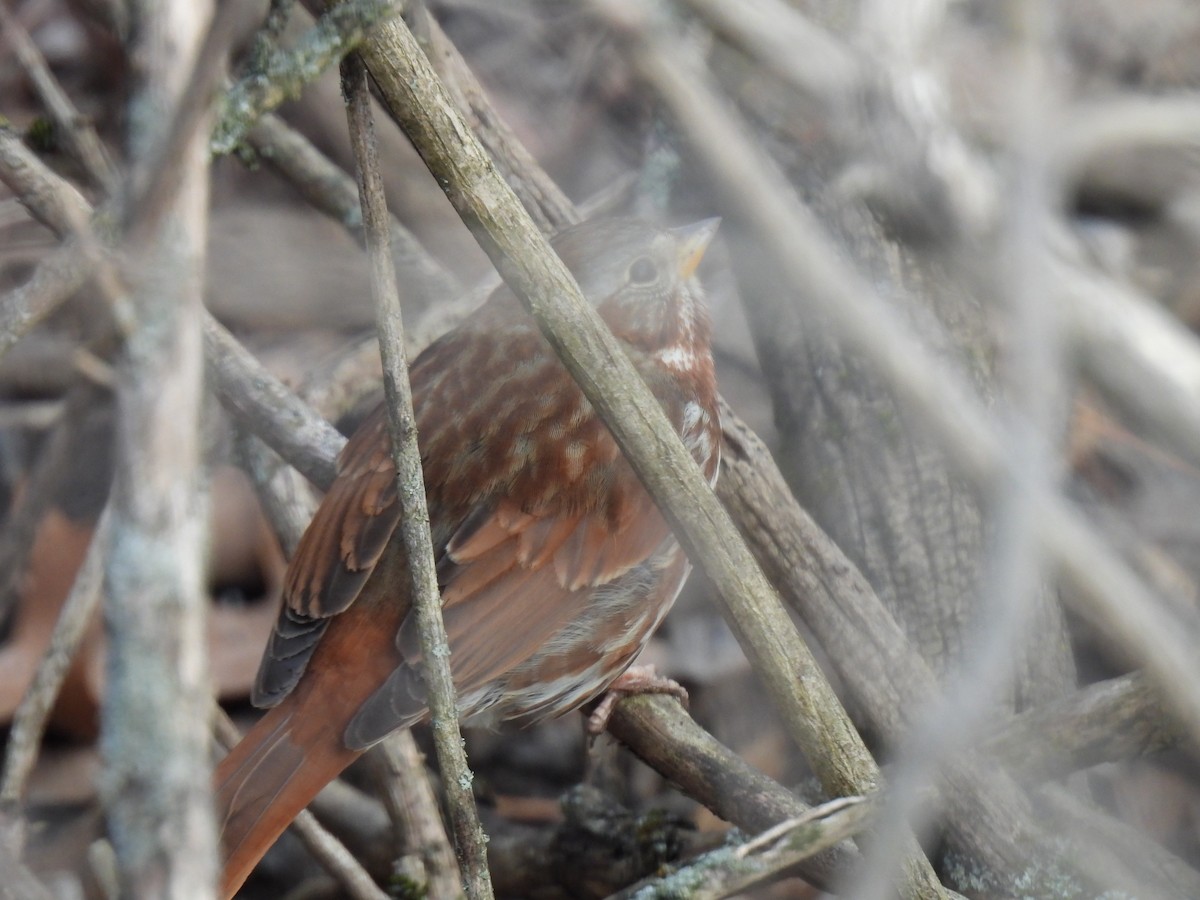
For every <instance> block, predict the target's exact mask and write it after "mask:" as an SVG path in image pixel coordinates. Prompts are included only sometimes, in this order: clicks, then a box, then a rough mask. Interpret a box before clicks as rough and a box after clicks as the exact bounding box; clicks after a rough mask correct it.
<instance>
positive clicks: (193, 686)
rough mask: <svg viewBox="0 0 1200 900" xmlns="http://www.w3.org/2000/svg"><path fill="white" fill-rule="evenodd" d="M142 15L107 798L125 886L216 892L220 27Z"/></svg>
mask: <svg viewBox="0 0 1200 900" xmlns="http://www.w3.org/2000/svg"><path fill="white" fill-rule="evenodd" d="M134 16H135V21H136V27H135V28H134V32H135V33H136V35H137V41H138V44H137V47H136V48H135V49H134V52H133V54H132V55H133V56H134V57H135V58H137V59H138V60H139V62H140V64H141V66H143V67H144V68H142V69H141V70H140V72H139V73H138V74H139V81H138V89H137V90H136V91H135V100H134V103H133V107H132V108H133V109H134V110H136V113H135V114H134V115H133V116H132V118H131V122H132V125H133V132H132V134H131V140H130V144H131V146H132V148H133V153H134V157H135V161H136V162H135V168H134V170H133V172H132V183H133V184H137V185H144V186H145V187H144V188H142V189H141V190H135V191H132V192H131V196H133V197H134V198H136V201H137V202H138V203H139V204H141V203H145V204H146V206H147V208H146V210H145V211H143V210H141V209H126V211H125V212H126V219H127V221H128V222H129V223H130V226H129V227H130V233H131V234H132V235H138V237H137V238H135V241H136V242H138V243H140V241H142V240H144V241H145V243H144V244H143V245H142V246H144V248H145V250H146V254H145V256H144V258H143V259H139V261H138V262H139V266H140V268H139V271H138V277H137V279H136V280H137V286H136V289H135V291H134V293H133V295H132V296H131V298H130V308H131V312H132V317H131V320H130V321H129V322H128V323H127V326H128V327H127V339H126V341H125V343H124V345H123V347H122V355H121V359H120V362H119V365H118V367H117V378H116V395H117V402H118V406H119V409H120V415H119V416H118V418H117V425H116V438H115V467H114V468H115V474H114V480H113V488H112V495H111V499H110V506H109V510H110V516H111V528H112V532H111V543H110V551H109V553H108V555H107V558H106V560H105V562H106V568H105V574H104V584H105V596H106V601H107V602H106V603H105V607H104V623H105V634H106V637H107V642H108V643H107V665H106V685H105V687H106V689H105V695H104V700H103V708H102V718H101V731H100V748H101V756H102V759H103V762H104V771H103V775H102V778H101V797H102V799H103V802H104V806H105V811H106V814H107V823H108V832H109V834H110V835H111V836H112V843H113V849H114V851H115V853H116V860H117V873H118V878H119V881H120V885H121V893H122V894H126V895H129V896H142V895H147V894H154V895H157V896H163V897H172V898H184V897H193V896H196V895H197V894H201V895H203V894H206V893H211V892H212V891H214V890H215V886H216V875H217V846H216V836H215V829H214V826H213V820H212V804H211V795H212V787H211V783H210V780H211V768H210V766H209V753H208V743H209V733H208V711H209V707H210V704H211V699H210V696H209V694H210V690H211V686H210V682H209V680H208V664H207V646H206V641H205V630H204V612H205V607H206V605H207V593H206V591H205V590H204V569H203V550H204V544H205V541H204V534H205V524H206V521H207V519H206V515H205V514H206V512H207V502H206V489H205V485H204V484H203V483H202V479H201V475H200V473H201V471H202V467H201V465H200V448H201V439H200V407H201V401H202V398H203V392H204V383H203V382H204V379H203V374H204V371H203V365H204V361H203V351H202V343H201V337H200V321H201V314H202V311H203V289H202V283H203V271H204V247H205V240H206V236H207V225H208V220H207V210H208V152H207V141H206V140H205V133H204V132H203V130H201V129H199V128H198V127H197V126H198V125H199V124H200V123H201V122H202V121H203V118H204V116H203V112H202V111H197V110H195V109H194V104H195V100H194V97H192V98H189V92H190V91H191V90H192V89H194V88H195V86H196V85H197V84H198V83H199V82H204V81H207V80H208V78H209V72H208V69H209V66H210V65H211V64H212V63H211V57H212V56H215V55H217V48H216V47H214V44H216V43H217V41H216V40H215V39H214V33H215V32H216V31H217V30H218V29H219V28H220V27H222V26H221V25H220V20H215V22H214V24H213V25H212V26H210V24H209V21H210V19H212V16H213V8H212V6H211V5H210V4H204V3H196V2H192V0H177V2H175V3H168V4H162V5H153V6H152V5H150V4H147V5H145V6H143V7H141V8H137V9H136V10H135V13H134ZM206 29H207V34H208V36H209V37H208V40H205V34H206ZM225 49H227V46H226V47H223V48H221V50H222V51H223V50H225ZM197 73H199V74H198V75H197ZM171 146H174V147H176V149H177V150H178V154H177V156H176V158H174V159H173V160H172V164H171V166H170V173H169V174H168V173H167V172H166V170H165V167H164V168H161V169H160V168H159V166H161V165H162V163H161V162H156V160H155V153H158V154H160V156H159V160H161V154H162V153H163V152H164V151H163V148H165V147H171ZM159 171H162V172H163V174H162V175H159V174H157V173H158V172H159ZM153 219H161V220H162V221H163V222H164V227H163V228H162V229H161V231H160V232H159V234H158V235H157V239H152V238H151V236H150V235H139V231H140V229H142V228H144V227H145V225H146V223H147V222H149V221H151V220H153Z"/></svg>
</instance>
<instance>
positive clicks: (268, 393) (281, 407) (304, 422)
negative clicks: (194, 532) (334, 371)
mask: <svg viewBox="0 0 1200 900" xmlns="http://www.w3.org/2000/svg"><path fill="white" fill-rule="evenodd" d="M203 327H204V356H205V359H206V361H207V364H208V368H209V372H210V373H211V375H212V379H213V388H214V390H215V391H216V393H217V396H218V397H220V398H221V402H222V404H224V405H225V406H226V408H228V409H229V410H230V411H231V412H233V413H234V414H235V415H236V416H237V418H238V421H239V422H240V423H241V424H242V425H243V427H245V428H247V429H249V430H250V431H251V432H253V433H254V434H256V435H258V437H260V438H262V439H263V440H264V441H265V442H266V443H267V444H268V445H269V446H271V447H272V448H273V449H274V450H276V451H277V452H278V453H280V454H282V455H283V457H284V458H285V459H286V460H287V461H288V462H289V463H290V464H291V465H293V466H295V467H296V468H297V469H299V470H300V472H301V474H302V475H304V477H305V478H307V479H308V480H309V481H311V482H312V483H313V484H315V485H316V486H317V487H319V488H322V489H325V488H328V487H329V485H330V484H332V483H333V479H334V477H335V476H336V475H337V464H336V460H337V455H338V453H340V452H341V449H342V446H343V445H344V444H345V443H346V439H345V438H343V437H342V436H341V435H340V434H338V432H337V430H336V429H335V428H334V427H333V426H332V425H330V424H329V423H328V422H326V421H325V420H324V419H322V418H321V417H320V416H318V415H316V414H315V413H314V412H313V411H312V410H311V409H309V408H308V406H306V405H305V403H304V402H303V401H302V400H300V398H298V397H297V396H296V395H295V394H293V393H292V392H291V391H290V390H288V389H287V387H285V386H284V385H283V383H282V382H280V381H279V379H277V378H276V377H275V376H274V375H272V374H271V373H270V372H268V371H267V370H266V368H265V367H264V366H263V365H262V363H260V362H259V361H258V360H257V359H255V358H254V356H253V354H251V353H250V351H249V350H247V349H246V348H245V347H243V346H242V345H241V344H240V343H239V342H238V341H237V339H236V338H234V337H233V335H231V334H230V333H229V331H228V330H227V329H226V328H225V326H223V325H221V323H219V322H218V321H217V320H216V319H214V318H213V317H212V316H211V315H207V314H206V315H205V317H204V323H203Z"/></svg>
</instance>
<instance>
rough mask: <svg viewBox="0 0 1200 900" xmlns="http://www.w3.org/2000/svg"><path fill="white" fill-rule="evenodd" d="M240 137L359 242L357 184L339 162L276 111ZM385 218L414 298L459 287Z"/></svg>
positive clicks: (444, 295) (434, 297) (453, 293)
mask: <svg viewBox="0 0 1200 900" xmlns="http://www.w3.org/2000/svg"><path fill="white" fill-rule="evenodd" d="M245 141H246V143H247V144H249V145H250V146H251V147H252V148H253V149H254V151H255V153H256V154H258V157H259V158H260V159H262V160H263V161H264V162H265V163H267V164H268V165H270V166H271V167H272V168H274V169H276V170H277V171H278V172H279V174H281V175H282V176H283V177H284V178H286V179H287V180H288V182H289V183H290V184H291V185H292V186H293V187H295V188H296V190H297V191H299V193H300V195H301V196H302V197H303V198H304V199H305V200H307V201H308V202H309V203H310V204H311V205H312V206H313V207H314V208H316V209H318V210H320V211H321V212H323V213H325V215H327V216H329V217H330V218H332V219H334V220H335V221H337V222H340V223H341V224H342V225H344V226H345V227H346V230H347V231H349V232H350V234H351V235H352V236H353V237H354V239H355V240H357V241H358V242H359V243H362V241H363V235H362V207H361V206H360V205H359V202H358V189H357V188H356V187H355V184H354V179H353V178H352V177H351V176H350V175H347V174H346V173H345V172H344V171H342V169H341V167H340V166H338V165H337V164H336V163H334V162H332V161H331V160H330V159H329V158H328V157H326V156H325V155H324V154H323V153H321V151H320V150H318V149H317V148H316V147H314V146H313V145H312V143H311V142H310V141H309V140H308V139H307V138H305V137H304V136H303V135H301V134H300V133H299V132H297V131H295V130H294V129H292V128H289V127H288V125H287V124H286V123H285V122H284V121H283V120H282V119H280V118H279V117H278V116H274V115H265V116H263V117H262V119H260V120H259V121H258V123H257V124H256V125H255V126H254V127H253V128H251V129H250V130H249V131H248V132H247V133H246V136H245ZM389 222H390V224H391V237H392V255H393V257H394V258H395V261H396V268H397V269H400V270H401V271H403V272H404V283H405V287H406V289H407V290H408V291H410V292H411V293H412V295H413V296H414V297H415V298H416V299H417V300H419V301H421V302H422V303H424V304H425V305H430V304H432V303H433V302H434V301H445V300H447V299H449V298H451V297H457V296H458V295H459V294H461V293H462V286H461V285H460V284H459V282H458V279H456V278H455V277H454V276H453V275H452V274H450V273H449V272H448V271H446V269H445V268H444V267H443V266H442V265H441V264H440V263H438V262H437V260H435V259H434V258H433V257H432V256H430V255H429V253H428V252H427V251H426V250H425V248H424V247H422V246H421V244H420V242H419V241H418V240H417V239H416V237H415V236H414V235H413V233H412V232H411V231H409V230H408V229H407V228H406V227H405V226H404V225H403V224H402V223H401V222H400V220H399V219H397V218H396V217H395V216H392V217H391V218H390V219H389Z"/></svg>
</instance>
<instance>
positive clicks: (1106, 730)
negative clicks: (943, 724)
mask: <svg viewBox="0 0 1200 900" xmlns="http://www.w3.org/2000/svg"><path fill="white" fill-rule="evenodd" d="M1184 737H1185V735H1184V731H1183V729H1181V728H1179V726H1178V725H1177V724H1176V723H1175V722H1174V721H1173V720H1172V718H1171V715H1170V713H1169V712H1168V711H1167V710H1166V709H1164V708H1163V705H1162V702H1161V699H1160V697H1159V694H1158V692H1157V691H1156V690H1155V688H1154V686H1153V685H1152V684H1150V683H1149V681H1147V679H1146V677H1145V676H1144V675H1142V674H1140V673H1134V674H1132V675H1124V676H1122V677H1120V678H1114V679H1112V680H1110V681H1101V682H1098V683H1097V684H1093V685H1090V686H1088V687H1086V688H1084V689H1083V690H1081V691H1079V693H1077V694H1075V695H1074V696H1071V697H1066V698H1064V699H1063V700H1061V701H1059V702H1057V703H1051V704H1049V705H1047V706H1042V707H1037V708H1035V709H1031V710H1028V711H1027V712H1023V713H1021V714H1020V715H1018V716H1016V717H1014V718H1013V719H1012V720H1011V721H1010V722H1008V723H1007V724H1006V725H1005V726H1004V728H1003V729H1002V730H1000V731H999V732H998V733H997V734H995V735H993V736H992V737H990V738H988V739H987V741H985V742H984V744H983V745H982V746H981V747H980V750H981V752H982V753H983V754H984V755H985V756H988V757H992V758H996V759H999V760H1001V761H1002V762H1003V763H1004V765H1005V766H1006V767H1008V768H1009V769H1010V770H1011V771H1013V772H1016V773H1018V774H1019V777H1020V778H1021V780H1022V781H1025V782H1028V783H1038V782H1042V781H1048V780H1050V779H1054V778H1062V777H1064V776H1066V775H1068V774H1070V773H1071V772H1075V771H1078V770H1079V769H1086V768H1088V767H1089V766H1095V765H1099V764H1100V763H1104V762H1116V761H1118V760H1125V759H1134V758H1136V757H1139V756H1145V755H1147V754H1152V753H1158V752H1161V751H1163V750H1167V749H1170V748H1171V747H1175V746H1178V745H1179V744H1180V743H1181V742H1182V741H1183V740H1184Z"/></svg>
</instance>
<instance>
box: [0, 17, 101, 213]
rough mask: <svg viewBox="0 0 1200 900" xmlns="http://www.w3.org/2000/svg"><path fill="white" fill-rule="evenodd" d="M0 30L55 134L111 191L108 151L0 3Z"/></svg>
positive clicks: (97, 183) (94, 178)
mask: <svg viewBox="0 0 1200 900" xmlns="http://www.w3.org/2000/svg"><path fill="white" fill-rule="evenodd" d="M0 32H3V34H4V35H5V37H6V38H7V39H8V43H9V46H10V47H12V49H13V51H14V52H15V54H16V57H17V61H18V62H19V63H20V64H21V67H22V68H23V69H24V70H25V72H26V73H27V74H28V75H29V80H30V82H32V84H33V86H34V88H35V89H36V90H37V92H38V95H39V96H40V97H41V99H42V103H44V104H45V106H46V112H47V114H48V115H49V116H50V119H51V121H53V122H54V128H55V136H56V138H57V139H59V140H61V141H62V143H63V146H65V147H66V148H67V150H68V151H69V152H70V154H71V156H72V157H74V159H75V161H76V162H77V163H79V165H80V167H81V168H82V169H83V171H84V172H85V173H87V177H88V179H89V180H90V181H91V182H92V184H93V185H95V186H96V187H98V188H100V189H101V190H104V191H111V190H112V189H113V187H114V186H115V185H116V180H117V172H116V169H115V168H114V167H113V163H112V160H111V159H110V158H109V156H108V151H107V150H106V149H105V147H104V144H103V143H101V141H100V138H99V137H98V136H97V135H96V130H95V129H94V128H92V125H91V123H90V122H88V121H87V120H86V119H84V118H83V117H82V116H81V115H80V114H79V111H78V110H77V109H76V108H75V104H73V103H72V102H71V99H70V98H69V97H68V96H67V95H66V93H65V92H64V91H63V89H62V87H61V86H60V85H59V83H58V79H57V78H55V77H54V73H53V72H51V71H50V67H49V66H48V65H46V60H45V58H44V57H43V56H42V52H41V51H40V50H39V49H38V48H37V45H36V44H35V43H34V42H33V40H32V39H31V38H30V37H29V33H28V32H26V31H25V29H24V28H23V27H22V26H21V23H20V22H18V21H17V18H16V16H15V15H14V14H13V13H12V12H10V11H9V9H8V7H7V6H0Z"/></svg>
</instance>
